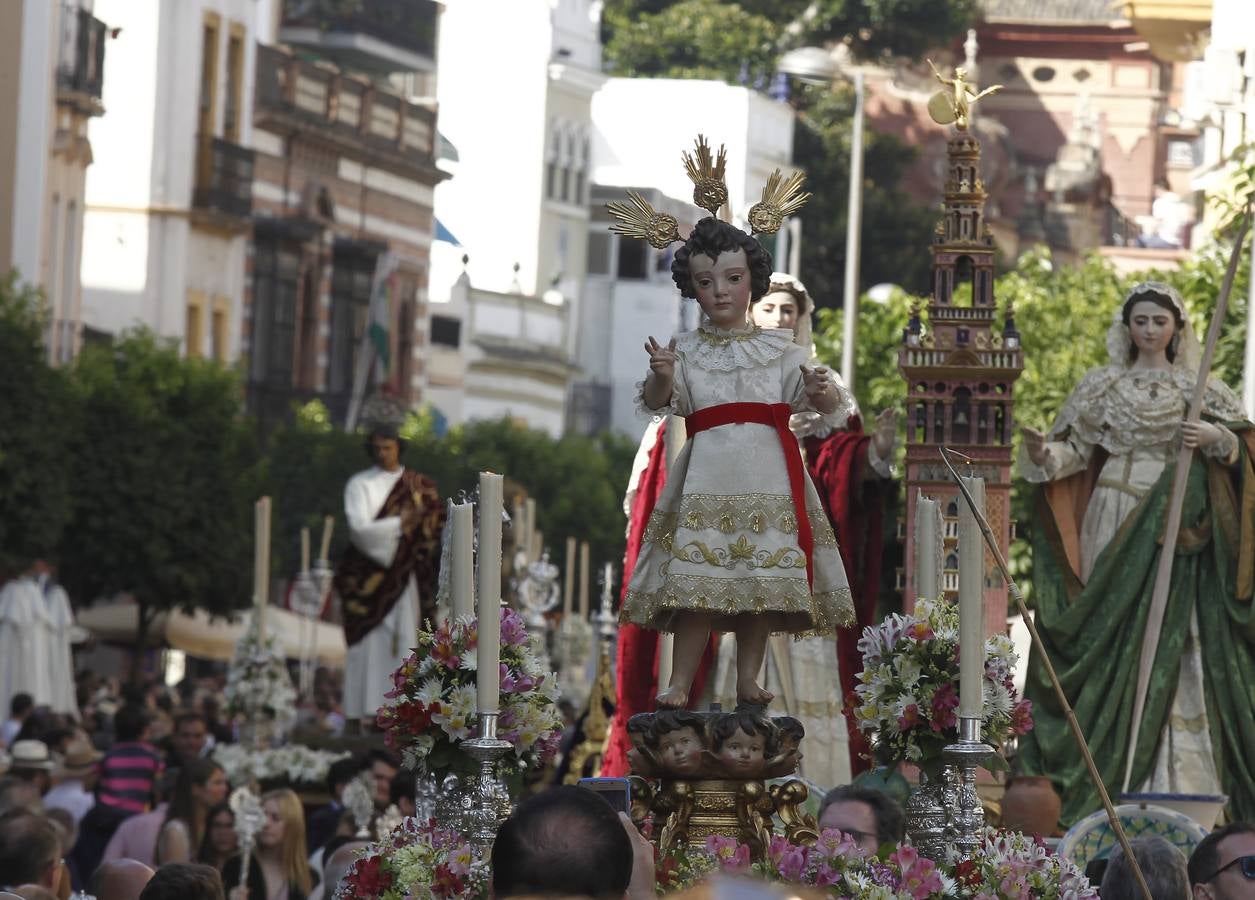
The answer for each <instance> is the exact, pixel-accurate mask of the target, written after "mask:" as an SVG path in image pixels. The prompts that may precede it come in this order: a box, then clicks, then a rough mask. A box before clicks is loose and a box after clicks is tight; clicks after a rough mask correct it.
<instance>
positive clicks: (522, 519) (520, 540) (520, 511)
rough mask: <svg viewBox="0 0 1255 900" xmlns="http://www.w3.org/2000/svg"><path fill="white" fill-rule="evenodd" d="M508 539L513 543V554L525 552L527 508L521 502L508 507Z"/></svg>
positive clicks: (517, 501) (518, 501)
mask: <svg viewBox="0 0 1255 900" xmlns="http://www.w3.org/2000/svg"><path fill="white" fill-rule="evenodd" d="M510 537H511V539H512V540H513V543H514V552H515V553H518V552H519V551H520V550H522V551H524V552H527V543H526V542H527V508H526V507H524V506H523V501H522V500H515V501H514V505H513V506H511V507H510Z"/></svg>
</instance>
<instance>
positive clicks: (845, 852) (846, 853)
mask: <svg viewBox="0 0 1255 900" xmlns="http://www.w3.org/2000/svg"><path fill="white" fill-rule="evenodd" d="M815 849H816V850H817V851H819V852H820V853H821V854H823V856H824V857H825V858H827V859H830V860H835V859H839V858H842V857H847V858H848V857H852V856H863V855H865V851H864V850H863V848H861V847H860V846H859V845H858V844H857V843H855V841H854V838H852V837H851V836H850V835H848V834H844V833H843V832H840V831H838V830H837V829H835V828H825V829H824V830H823V831H822V832H820V834H819V840H818V841H817V842H816V843H815Z"/></svg>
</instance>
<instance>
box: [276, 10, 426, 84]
mask: <svg viewBox="0 0 1255 900" xmlns="http://www.w3.org/2000/svg"><path fill="white" fill-rule="evenodd" d="M439 11H440V5H439V4H438V3H436V2H435V0H284V3H283V18H282V20H281V23H280V26H279V40H280V41H281V42H283V43H285V44H288V45H289V46H292V47H299V48H300V49H302V50H306V51H309V52H311V53H314V54H316V55H317V56H320V57H322V58H324V59H327V60H330V61H331V62H334V63H336V64H337V65H340V66H343V67H344V68H346V69H352V70H357V71H361V72H368V73H371V74H389V73H392V72H434V71H435V70H436V23H437V21H438V18H439Z"/></svg>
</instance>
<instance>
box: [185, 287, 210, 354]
mask: <svg viewBox="0 0 1255 900" xmlns="http://www.w3.org/2000/svg"><path fill="white" fill-rule="evenodd" d="M185 344H186V346H187V355H188V356H189V357H198V358H199V357H201V356H204V355H205V295H204V294H202V293H201V292H200V291H188V292H187V332H186V337H185Z"/></svg>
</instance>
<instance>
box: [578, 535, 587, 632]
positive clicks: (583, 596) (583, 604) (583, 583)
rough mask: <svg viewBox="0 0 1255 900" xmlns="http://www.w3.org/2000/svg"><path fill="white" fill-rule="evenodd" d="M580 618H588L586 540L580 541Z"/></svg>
mask: <svg viewBox="0 0 1255 900" xmlns="http://www.w3.org/2000/svg"><path fill="white" fill-rule="evenodd" d="M579 616H580V618H581V619H586V618H588V541H581V542H580V609H579Z"/></svg>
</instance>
